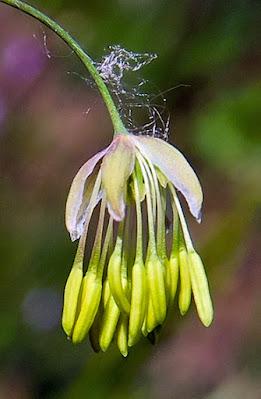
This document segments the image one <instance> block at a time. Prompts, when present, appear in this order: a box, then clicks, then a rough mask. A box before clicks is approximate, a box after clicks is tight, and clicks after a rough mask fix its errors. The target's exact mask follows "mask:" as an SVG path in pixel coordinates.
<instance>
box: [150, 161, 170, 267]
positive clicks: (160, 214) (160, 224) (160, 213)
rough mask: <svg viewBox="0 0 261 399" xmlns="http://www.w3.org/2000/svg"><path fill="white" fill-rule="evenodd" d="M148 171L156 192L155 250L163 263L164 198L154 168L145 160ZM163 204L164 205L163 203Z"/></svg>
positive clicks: (164, 252) (164, 254)
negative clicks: (150, 173)
mask: <svg viewBox="0 0 261 399" xmlns="http://www.w3.org/2000/svg"><path fill="white" fill-rule="evenodd" d="M147 162H148V164H149V167H150V170H151V172H152V178H153V181H154V186H155V190H156V200H157V250H158V254H159V255H160V257H161V258H162V260H163V261H164V260H165V259H166V256H167V255H166V243H165V209H164V208H165V206H164V203H165V201H164V198H163V196H162V195H161V192H160V188H159V182H158V178H157V174H156V171H155V168H154V166H153V164H152V163H151V161H150V160H149V159H147ZM163 202H164V203H163Z"/></svg>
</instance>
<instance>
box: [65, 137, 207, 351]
mask: <svg viewBox="0 0 261 399" xmlns="http://www.w3.org/2000/svg"><path fill="white" fill-rule="evenodd" d="M177 191H179V192H180V193H181V194H182V195H183V196H184V197H185V199H186V201H187V203H188V207H189V209H190V211H191V213H192V215H193V216H194V217H195V218H196V219H197V220H199V215H200V210H201V205H202V198H203V197H202V190H201V186H200V183H199V181H198V178H197V176H196V174H195V172H194V171H193V169H192V168H191V166H190V165H189V163H188V162H187V161H186V159H185V157H184V156H183V155H182V154H181V153H180V152H179V151H178V150H177V149H176V148H174V147H172V146H170V145H169V144H167V143H165V142H163V141H162V140H160V139H155V138H152V137H145V136H144V137H137V136H132V135H118V136H116V137H115V139H114V140H113V142H112V143H111V144H110V145H109V146H108V147H107V148H106V149H105V150H103V151H101V152H100V153H98V154H97V155H95V156H94V157H93V158H92V159H91V160H89V161H88V162H86V164H84V166H83V167H82V168H81V169H80V170H79V172H78V173H77V175H76V177H75V179H74V181H73V183H72V187H71V190H70V193H69V196H68V200H67V206H66V226H67V228H68V231H69V233H70V235H71V238H72V240H74V239H78V238H79V239H80V240H79V247H78V250H77V254H76V259H75V263H74V266H73V268H72V271H71V273H70V275H69V278H68V281H67V283H66V287H65V294H64V311H63V328H64V330H65V332H66V334H67V335H68V336H70V337H71V339H72V342H73V343H79V342H81V341H83V340H84V339H85V338H86V337H87V336H88V335H89V339H90V343H91V345H92V347H93V349H94V351H95V352H99V351H102V352H105V351H106V350H107V349H108V348H109V347H110V345H111V343H112V342H114V344H115V347H118V350H119V351H120V353H121V354H122V356H124V357H125V356H127V354H128V352H129V348H130V347H132V346H134V345H135V344H136V343H137V342H138V341H139V340H140V339H142V337H147V338H148V339H149V340H150V341H151V342H152V341H153V342H155V337H156V336H157V335H158V332H159V330H160V329H161V328H162V326H163V324H164V322H165V320H166V316H167V313H168V312H170V313H171V312H173V311H174V303H175V296H176V295H177V296H178V304H179V309H180V312H181V314H182V315H184V314H185V313H186V312H187V311H188V309H189V306H190V303H191V298H192V297H193V298H194V301H195V304H196V308H197V312H198V315H199V318H200V320H201V321H202V323H203V324H204V325H205V326H209V325H210V324H211V322H212V319H213V307H212V302H211V297H210V294H209V288H208V282H207V277H206V273H205V270H204V267H203V264H202V261H201V259H200V257H199V255H198V254H197V252H196V251H195V250H194V247H193V244H192V240H191V237H190V234H189V230H188V227H187V223H186V220H185V217H184V214H183V211H182V208H181V205H180V202H179V198H178V196H177ZM167 202H170V205H171V207H172V220H171V221H170V222H169V226H168V227H166V219H167V218H166V209H168V208H169V206H167ZM94 210H96V211H95V213H94ZM97 214H98V215H99V217H98V222H97V220H96V216H97ZM91 224H92V226H93V227H94V226H96V233H95V234H94V237H93V234H89V226H90V225H91ZM90 231H92V232H93V229H92V230H90ZM87 239H88V245H90V246H91V253H90V257H89V259H86V262H85V261H84V262H83V259H85V258H86V256H84V253H85V247H86V243H87ZM171 240H172V245H171ZM79 259H80V260H81V262H80V263H79ZM143 339H144V338H143Z"/></svg>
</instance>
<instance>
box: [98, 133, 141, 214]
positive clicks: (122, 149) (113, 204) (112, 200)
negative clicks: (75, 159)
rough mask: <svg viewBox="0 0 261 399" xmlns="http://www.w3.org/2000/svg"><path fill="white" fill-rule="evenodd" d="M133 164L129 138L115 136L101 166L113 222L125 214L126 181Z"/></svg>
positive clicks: (132, 152) (132, 146)
mask: <svg viewBox="0 0 261 399" xmlns="http://www.w3.org/2000/svg"><path fill="white" fill-rule="evenodd" d="M134 162H135V147H134V145H133V143H132V141H131V140H130V139H129V136H123V135H121V136H117V137H116V138H115V139H114V141H113V143H112V145H111V148H110V150H109V151H108V153H107V154H106V156H105V157H104V158H103V161H102V165H101V172H102V187H103V188H104V190H105V193H106V199H107V204H108V211H109V213H110V214H111V216H112V217H113V219H114V220H116V221H120V220H122V219H123V218H124V214H125V197H126V191H127V180H128V178H129V176H130V175H131V173H132V171H133V168H134Z"/></svg>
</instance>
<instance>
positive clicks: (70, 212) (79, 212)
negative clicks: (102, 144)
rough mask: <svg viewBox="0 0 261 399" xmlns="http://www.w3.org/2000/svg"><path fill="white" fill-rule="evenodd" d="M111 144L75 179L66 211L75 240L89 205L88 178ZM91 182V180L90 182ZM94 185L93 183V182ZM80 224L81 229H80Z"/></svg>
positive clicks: (67, 225) (82, 168)
mask: <svg viewBox="0 0 261 399" xmlns="http://www.w3.org/2000/svg"><path fill="white" fill-rule="evenodd" d="M109 148H110V146H109V147H107V148H105V149H104V150H102V151H100V152H98V153H97V154H96V155H94V156H93V157H92V158H91V159H89V160H88V161H87V162H86V163H85V164H84V165H83V166H82V167H81V168H80V170H79V171H78V173H77V174H76V176H75V178H74V179H73V182H72V185H71V188H70V191H69V194H68V198H67V202H66V211H65V223H66V227H67V230H68V231H69V233H70V234H71V237H72V239H73V240H76V239H77V238H79V236H80V234H81V231H82V227H81V226H82V225H83V223H82V216H83V215H84V214H85V212H86V209H87V207H88V198H89V195H88V184H86V183H87V179H88V177H89V176H90V175H91V174H92V172H93V170H94V168H95V166H96V165H97V163H98V162H99V161H100V159H101V158H102V157H103V156H104V155H105V154H106V153H107V152H108V150H109ZM90 183H91V182H90ZM91 185H92V186H93V184H91ZM78 224H79V229H78Z"/></svg>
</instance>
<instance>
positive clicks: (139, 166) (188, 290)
mask: <svg viewBox="0 0 261 399" xmlns="http://www.w3.org/2000/svg"><path fill="white" fill-rule="evenodd" d="M2 2H3V3H6V4H8V5H10V6H12V7H14V8H17V9H19V10H21V11H23V12H24V13H26V14H28V15H31V16H32V17H34V18H36V19H37V20H39V21H40V22H42V23H43V24H45V25H46V26H47V27H49V28H50V29H51V30H53V31H54V32H55V33H56V34H57V35H58V36H60V38H61V39H62V40H64V41H65V43H67V45H68V46H69V47H70V48H71V49H72V50H73V52H74V53H75V55H76V56H77V57H78V58H79V59H80V60H81V62H82V63H83V64H84V66H85V67H86V69H87V70H88V71H89V73H90V75H91V76H92V78H93V79H94V81H95V83H96V85H97V88H98V90H99V91H100V94H101V96H102V98H103V100H104V103H105V106H106V108H107V110H108V112H109V114H110V117H111V121H112V124H113V127H114V131H115V138H114V139H113V141H112V143H111V144H110V145H109V147H107V148H106V149H104V150H103V151H101V152H99V153H98V154H96V155H95V156H94V157H92V158H91V159H90V160H89V161H87V162H86V163H85V164H84V165H83V166H82V167H81V169H80V170H79V172H78V173H77V175H76V176H75V178H74V180H73V183H72V186H71V189H70V192H69V195H68V199H67V205H66V226H67V229H68V231H69V233H70V235H71V239H72V240H73V241H74V240H77V239H79V245H78V249H77V252H76V256H75V260H74V263H73V267H72V270H71V272H70V275H69V277H68V280H67V283H66V287H65V293H64V308H63V320H62V324H63V328H64V330H65V332H66V334H67V335H68V337H70V338H71V339H72V341H73V342H74V343H77V342H80V341H82V340H83V339H84V338H85V337H86V335H87V334H89V337H90V341H91V344H92V347H93V349H94V350H95V351H99V350H100V349H101V350H102V351H105V350H106V349H107V348H108V347H109V345H110V343H111V341H112V339H113V338H115V340H116V342H117V345H118V347H119V350H120V352H121V353H122V355H123V356H126V355H127V353H128V347H129V346H132V345H134V344H135V343H136V342H137V341H138V339H139V338H140V336H141V335H144V336H149V338H153V334H154V333H155V331H156V330H157V327H158V326H161V325H162V324H163V323H164V320H165V318H166V314H167V311H168V310H170V311H172V309H173V302H174V297H175V294H176V291H177V286H178V283H179V292H178V303H179V308H180V312H181V314H185V313H186V312H187V310H188V308H189V305H190V301H191V296H192V293H193V296H194V300H195V304H196V307H197V311H198V314H199V317H200V319H201V321H202V323H203V324H204V325H205V326H209V325H210V323H211V321H212V318H213V309H212V303H211V299H210V295H209V289H208V283H207V279H206V275H205V271H204V267H203V265H202V262H201V259H200V257H199V255H198V254H197V253H196V252H195V250H194V247H193V245H192V241H191V238H190V235H189V232H188V228H187V225H186V221H185V218H184V215H183V212H182V209H181V205H180V202H179V199H178V197H177V193H176V190H177V191H179V192H180V193H181V194H183V196H184V197H185V199H186V201H187V204H188V206H189V209H190V212H191V213H192V215H193V216H194V217H195V218H196V219H197V220H198V221H200V212H201V205H202V190H201V187H200V184H199V181H198V179H197V176H196V174H195V173H194V171H193V170H192V168H191V166H190V165H189V164H188V162H187V161H186V159H185V158H184V156H183V155H182V154H181V153H180V152H179V151H178V150H177V149H176V148H174V147H172V146H170V145H169V144H167V143H166V142H164V141H162V140H160V139H158V138H152V137H148V136H147V137H146V136H143V137H142V136H140V137H137V136H133V135H130V134H129V133H128V132H127V131H126V128H125V126H124V124H123V122H122V119H121V116H120V114H119V112H118V109H117V107H116V105H115V103H114V101H113V99H112V97H111V95H110V92H109V90H108V88H107V85H106V82H105V81H104V80H103V78H102V76H101V74H100V72H99V71H98V70H97V68H96V66H95V63H94V62H93V60H92V59H91V58H90V56H89V55H88V54H87V53H86V52H85V51H84V50H83V49H82V48H81V47H80V45H79V43H78V42H77V41H75V40H74V39H73V37H72V36H71V35H70V34H69V33H68V32H67V31H66V30H64V29H63V28H62V27H61V26H60V25H59V24H58V23H57V22H56V21H54V20H52V19H51V18H50V17H48V16H46V15H45V14H44V13H41V12H40V11H39V10H37V9H35V8H34V7H32V6H30V5H29V4H27V3H24V2H23V1H17V0H2ZM154 58H155V56H153V57H152V59H154ZM128 65H129V64H128ZM140 65H144V62H142V63H141V64H140ZM128 68H129V66H128ZM136 70H137V67H136ZM105 75H106V74H105ZM167 201H170V203H171V205H172V213H173V221H172V226H173V228H172V247H171V248H170V249H167V246H166V231H167V230H166V226H165V219H166V204H167ZM95 208H97V209H98V211H99V219H98V224H97V229H96V234H95V237H94V238H93V240H92V251H91V254H90V257H89V259H88V261H87V262H84V255H85V246H86V239H87V237H89V235H88V232H89V226H90V222H91V221H92V219H93V212H94V210H95ZM91 238H92V237H91Z"/></svg>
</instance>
